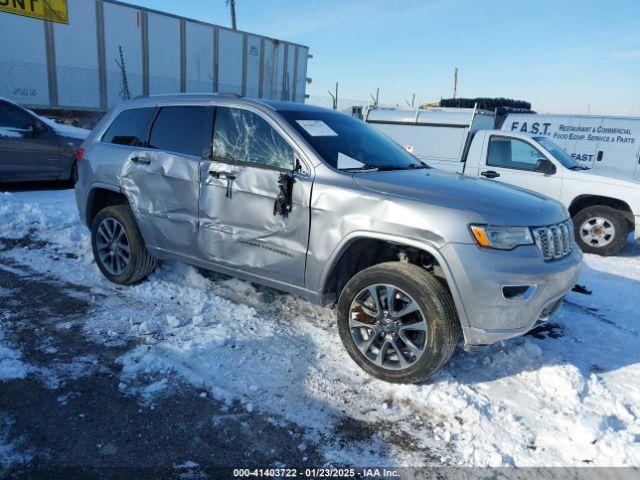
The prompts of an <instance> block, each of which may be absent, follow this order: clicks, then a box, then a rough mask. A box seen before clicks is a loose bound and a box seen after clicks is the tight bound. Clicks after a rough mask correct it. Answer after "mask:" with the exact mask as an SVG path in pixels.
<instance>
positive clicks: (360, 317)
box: [338, 262, 459, 383]
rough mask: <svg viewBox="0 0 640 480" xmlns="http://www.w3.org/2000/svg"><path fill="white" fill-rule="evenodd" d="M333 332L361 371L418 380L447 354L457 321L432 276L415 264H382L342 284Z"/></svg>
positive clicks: (398, 380)
mask: <svg viewBox="0 0 640 480" xmlns="http://www.w3.org/2000/svg"><path fill="white" fill-rule="evenodd" d="M389 287H390V289H389ZM371 292H373V293H371ZM389 292H391V293H389ZM374 294H375V295H376V297H377V300H374ZM389 297H391V298H392V302H391V304H390V302H389V300H388V298H389ZM374 307H375V308H374ZM415 307H418V309H417V310H412V309H414V308H415ZM407 311H409V312H410V313H405V314H403V312H407ZM400 314H403V315H400ZM421 319H423V321H421ZM365 324H366V325H365ZM421 324H424V326H420V325H421ZM354 325H355V326H354ZM363 325H364V326H363ZM423 328H424V333H423V330H422V329H423ZM338 331H339V332H340V338H341V339H342V343H343V345H344V347H345V349H346V350H347V353H349V355H350V356H351V358H352V359H353V360H354V361H355V362H356V363H357V364H358V365H359V366H360V368H362V369H363V370H364V371H365V372H367V373H369V374H370V375H372V376H374V377H376V378H379V379H380V380H384V381H386V382H392V383H418V382H422V381H424V380H426V379H427V378H429V377H430V376H431V375H433V374H434V373H435V372H436V371H437V370H438V369H439V368H440V367H442V366H443V365H444V364H445V363H446V362H447V361H448V360H449V358H450V357H451V355H452V354H453V352H454V350H455V348H456V344H457V341H458V332H459V320H458V316H457V314H456V309H455V306H454V304H453V299H452V298H451V295H450V293H449V291H448V290H447V289H446V288H445V287H444V286H443V285H442V284H441V283H440V282H439V281H438V280H437V279H436V278H435V277H434V276H433V275H431V274H430V273H429V272H427V271H426V270H424V269H423V268H420V267H418V266H417V265H413V264H410V263H405V262H388V263H381V264H379V265H375V266H373V267H369V268H367V269H365V270H362V271H361V272H359V273H357V274H356V275H354V277H353V278H352V279H351V280H350V281H349V282H348V283H347V285H346V286H345V287H344V289H343V291H342V293H341V295H340V299H339V301H338ZM400 355H402V359H401V357H400Z"/></svg>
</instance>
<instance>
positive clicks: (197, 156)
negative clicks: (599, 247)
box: [121, 105, 213, 256]
mask: <svg viewBox="0 0 640 480" xmlns="http://www.w3.org/2000/svg"><path fill="white" fill-rule="evenodd" d="M212 122H213V108H212V107H207V106H190V105H181V106H167V107H162V108H161V109H160V110H159V112H158V114H157V116H156V118H155V120H154V122H153V125H152V127H151V132H150V135H149V141H148V144H147V145H146V147H145V148H141V149H136V150H134V151H133V152H132V153H130V154H129V157H128V159H127V161H126V162H125V163H124V166H123V169H122V172H121V185H122V186H123V188H124V190H125V193H126V195H127V197H128V198H129V200H130V202H131V204H132V207H133V208H134V212H135V214H136V216H137V217H138V219H139V222H138V223H139V225H140V228H141V230H142V233H143V236H144V239H145V241H146V243H147V244H148V245H149V246H151V247H155V248H159V249H162V250H166V251H169V252H175V253H180V254H184V255H189V256H194V253H195V248H194V247H195V240H196V233H197V230H198V200H199V198H198V197H199V194H200V187H199V167H200V162H201V161H202V158H203V156H206V155H209V153H210V150H211V128H212Z"/></svg>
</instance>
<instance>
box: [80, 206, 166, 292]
mask: <svg viewBox="0 0 640 480" xmlns="http://www.w3.org/2000/svg"><path fill="white" fill-rule="evenodd" d="M91 246H92V248H93V257H94V258H95V261H96V264H97V265H98V268H100V271H101V272H102V273H103V275H104V276H105V277H107V279H109V280H110V281H111V282H113V283H117V284H120V285H131V284H134V283H137V282H140V281H141V280H144V279H145V278H146V277H148V276H149V275H150V274H151V272H153V270H154V268H155V267H156V260H155V259H154V258H153V257H152V256H151V255H149V253H148V252H147V249H146V248H145V246H144V241H143V240H142V235H141V234H140V230H139V229H138V225H137V224H136V221H135V218H134V217H133V214H132V213H131V209H130V208H129V207H128V206H127V205H113V206H110V207H107V208H105V209H103V210H100V212H99V213H98V214H97V215H96V217H95V218H94V220H93V223H92V225H91Z"/></svg>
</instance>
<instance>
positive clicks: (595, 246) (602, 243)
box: [573, 205, 629, 256]
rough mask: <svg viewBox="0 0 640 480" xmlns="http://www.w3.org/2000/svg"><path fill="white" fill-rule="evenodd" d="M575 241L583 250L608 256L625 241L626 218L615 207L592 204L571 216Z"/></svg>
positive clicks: (621, 246) (627, 228)
mask: <svg viewBox="0 0 640 480" xmlns="http://www.w3.org/2000/svg"><path fill="white" fill-rule="evenodd" d="M573 228H574V233H575V237H576V241H577V242H578V245H580V248H581V249H582V251H583V252H586V253H595V254H598V255H603V256H608V255H615V254H617V253H618V252H619V251H620V250H622V248H623V247H624V245H625V243H626V242H627V235H629V225H628V223H627V219H626V218H624V216H623V215H622V214H621V213H620V212H619V211H618V210H616V209H615V208H611V207H608V206H606V205H593V206H591V207H586V208H583V209H582V210H580V211H579V212H578V213H577V214H576V215H575V216H574V217H573Z"/></svg>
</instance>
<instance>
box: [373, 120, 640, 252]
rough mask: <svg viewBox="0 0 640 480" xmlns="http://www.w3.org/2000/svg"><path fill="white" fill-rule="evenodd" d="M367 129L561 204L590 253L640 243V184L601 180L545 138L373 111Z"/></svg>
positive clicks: (609, 177)
mask: <svg viewBox="0 0 640 480" xmlns="http://www.w3.org/2000/svg"><path fill="white" fill-rule="evenodd" d="M365 121H366V122H367V123H370V124H372V125H373V126H375V127H376V128H378V129H379V130H380V131H382V132H383V133H385V134H386V135H388V136H389V137H391V138H392V139H393V140H395V141H396V142H398V143H399V144H401V145H402V146H403V147H404V148H406V149H407V150H408V151H409V152H411V153H413V154H414V155H415V156H417V157H418V158H419V159H421V160H423V161H424V162H426V163H428V164H429V165H431V166H433V167H435V168H438V169H442V170H448V171H451V172H456V173H461V174H465V175H467V176H471V177H475V178H486V179H490V180H492V181H499V182H503V183H506V184H509V185H513V186H516V187H520V188H524V189H527V190H532V191H535V192H538V193H542V194H544V195H546V196H548V197H551V198H553V199H556V200H558V201H560V202H561V203H563V204H564V205H565V206H566V207H567V209H568V210H569V213H570V214H571V217H572V219H573V224H574V231H575V237H576V241H577V242H578V244H579V245H580V247H581V248H582V250H583V251H585V252H588V253H596V254H600V255H615V254H617V253H618V252H619V251H620V250H621V249H622V248H623V247H624V245H625V243H626V241H627V237H628V236H629V233H630V232H632V231H634V237H635V239H636V240H638V239H640V182H639V181H638V180H634V179H633V178H630V177H625V176H622V175H617V176H616V175H614V174H611V173H607V174H606V175H605V174H599V173H596V172H593V171H591V170H589V169H588V168H587V167H585V166H583V165H581V164H579V163H578V162H576V160H574V159H573V158H572V157H571V156H570V155H569V154H568V153H566V152H565V151H564V150H562V149H561V148H560V147H559V146H558V145H556V144H555V143H554V142H553V141H552V140H550V139H549V138H547V137H544V136H542V135H540V136H536V135H529V134H526V133H520V132H515V131H504V130H503V131H500V130H493V129H492V128H493V115H492V114H491V113H489V112H483V111H479V110H475V109H473V110H471V109H446V108H442V109H429V110H418V109H405V108H391V109H390V108H373V109H369V111H368V112H367V115H366V117H365ZM508 207H509V206H508V205H505V208H508Z"/></svg>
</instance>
